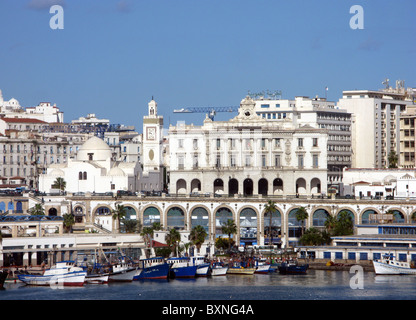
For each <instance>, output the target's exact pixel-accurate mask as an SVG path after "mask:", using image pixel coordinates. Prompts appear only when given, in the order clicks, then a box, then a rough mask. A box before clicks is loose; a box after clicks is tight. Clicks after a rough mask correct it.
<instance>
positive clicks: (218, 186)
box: [212, 178, 224, 194]
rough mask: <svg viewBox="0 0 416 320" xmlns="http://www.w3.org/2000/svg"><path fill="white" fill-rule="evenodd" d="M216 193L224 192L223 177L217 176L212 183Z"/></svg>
mask: <svg viewBox="0 0 416 320" xmlns="http://www.w3.org/2000/svg"><path fill="white" fill-rule="evenodd" d="M212 186H213V190H214V193H218V194H223V193H224V181H223V180H222V179H221V178H216V179H215V180H214V182H213V183H212Z"/></svg>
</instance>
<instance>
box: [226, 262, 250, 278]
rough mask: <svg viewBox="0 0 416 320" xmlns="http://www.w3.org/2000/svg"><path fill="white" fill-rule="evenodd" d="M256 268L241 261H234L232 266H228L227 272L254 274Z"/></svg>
mask: <svg viewBox="0 0 416 320" xmlns="http://www.w3.org/2000/svg"><path fill="white" fill-rule="evenodd" d="M254 272H256V268H254V267H250V266H247V265H246V264H244V263H241V262H233V263H232V264H231V266H229V267H228V270H227V274H248V275H251V274H254Z"/></svg>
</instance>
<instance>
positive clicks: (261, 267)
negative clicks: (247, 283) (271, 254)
mask: <svg viewBox="0 0 416 320" xmlns="http://www.w3.org/2000/svg"><path fill="white" fill-rule="evenodd" d="M270 267H271V266H270V264H268V263H266V259H259V260H256V271H255V272H254V273H258V274H268V273H269V272H270Z"/></svg>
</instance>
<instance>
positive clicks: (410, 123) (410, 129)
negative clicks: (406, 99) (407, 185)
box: [399, 106, 416, 168]
mask: <svg viewBox="0 0 416 320" xmlns="http://www.w3.org/2000/svg"><path fill="white" fill-rule="evenodd" d="M415 124H416V106H411V107H410V106H408V107H407V110H406V112H405V113H402V114H401V115H400V158H399V163H400V166H401V167H404V168H416V162H415V158H416V148H415V142H416V135H415Z"/></svg>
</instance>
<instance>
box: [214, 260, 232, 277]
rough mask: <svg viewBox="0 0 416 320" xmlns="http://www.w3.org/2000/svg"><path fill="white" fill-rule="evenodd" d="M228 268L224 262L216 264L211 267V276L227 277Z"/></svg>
mask: <svg viewBox="0 0 416 320" xmlns="http://www.w3.org/2000/svg"><path fill="white" fill-rule="evenodd" d="M227 270H228V267H227V266H225V265H224V264H223V263H222V262H214V263H213V264H212V266H211V276H225V275H226V274H227Z"/></svg>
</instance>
